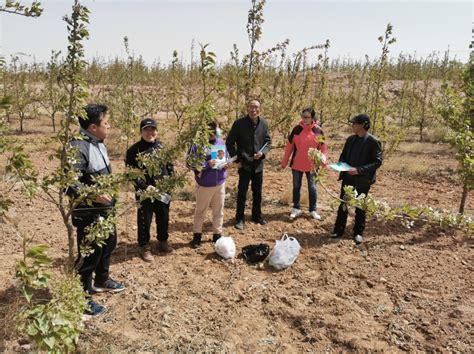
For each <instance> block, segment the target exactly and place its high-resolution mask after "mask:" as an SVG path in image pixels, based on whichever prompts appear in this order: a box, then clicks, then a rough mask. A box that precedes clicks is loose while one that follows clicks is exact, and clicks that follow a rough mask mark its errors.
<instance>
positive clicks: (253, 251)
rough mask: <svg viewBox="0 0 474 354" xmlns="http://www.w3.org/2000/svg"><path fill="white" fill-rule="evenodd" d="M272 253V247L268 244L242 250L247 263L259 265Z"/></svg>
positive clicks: (250, 246) (251, 246) (249, 246)
mask: <svg viewBox="0 0 474 354" xmlns="http://www.w3.org/2000/svg"><path fill="white" fill-rule="evenodd" d="M269 253H270V246H268V245H267V244H266V243H260V244H258V245H248V246H245V247H243V248H242V256H243V257H244V259H245V260H246V261H247V262H250V263H258V262H262V261H264V260H265V258H267V256H268V254H269Z"/></svg>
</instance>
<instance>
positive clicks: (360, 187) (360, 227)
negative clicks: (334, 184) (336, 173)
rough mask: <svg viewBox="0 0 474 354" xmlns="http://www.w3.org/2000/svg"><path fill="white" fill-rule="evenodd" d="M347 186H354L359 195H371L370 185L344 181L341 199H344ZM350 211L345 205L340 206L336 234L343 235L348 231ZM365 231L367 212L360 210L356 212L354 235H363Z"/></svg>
mask: <svg viewBox="0 0 474 354" xmlns="http://www.w3.org/2000/svg"><path fill="white" fill-rule="evenodd" d="M345 186H354V188H355V189H356V190H357V195H360V194H362V193H364V194H365V195H368V194H369V190H370V184H369V183H363V184H360V183H354V182H352V181H351V180H348V181H347V180H343V182H342V185H341V196H340V198H341V199H344V195H345V193H344V187H345ZM348 213H349V211H348V210H347V207H346V205H345V204H344V203H341V204H340V205H339V209H338V210H337V218H336V224H335V225H334V233H336V234H338V235H342V234H343V233H344V230H345V229H346V223H347V214H348ZM364 229H365V211H364V210H362V209H359V208H356V210H355V222H354V229H353V235H354V236H355V235H361V236H362V235H363V233H364Z"/></svg>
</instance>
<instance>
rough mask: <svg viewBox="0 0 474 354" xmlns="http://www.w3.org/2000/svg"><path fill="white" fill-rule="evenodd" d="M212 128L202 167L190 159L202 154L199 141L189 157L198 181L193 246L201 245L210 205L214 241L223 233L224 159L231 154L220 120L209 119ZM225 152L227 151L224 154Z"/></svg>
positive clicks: (189, 162) (225, 175)
mask: <svg viewBox="0 0 474 354" xmlns="http://www.w3.org/2000/svg"><path fill="white" fill-rule="evenodd" d="M209 130H211V131H212V132H213V134H212V135H211V136H210V138H209V143H210V144H211V147H210V148H208V149H206V152H205V155H206V156H205V159H204V162H203V163H202V165H201V166H200V167H201V168H202V169H201V170H200V171H199V169H197V168H196V166H193V165H192V163H191V160H196V158H199V157H200V156H198V155H199V152H198V147H197V146H196V145H193V146H191V148H190V149H189V152H188V157H187V162H188V167H190V168H192V169H193V171H194V179H195V181H196V209H195V211H194V223H193V240H192V241H191V247H193V248H198V247H200V246H201V240H202V224H203V222H204V219H205V217H206V213H207V209H208V208H209V206H211V209H212V232H213V237H212V242H216V241H217V240H218V239H219V238H220V237H221V234H222V224H223V221H224V200H225V180H226V178H227V171H226V166H227V165H226V164H225V162H226V161H227V160H228V159H229V155H228V153H227V151H226V149H225V143H224V141H223V140H222V138H221V137H220V129H219V125H218V123H217V122H212V123H210V124H209ZM222 150H223V151H222ZM222 153H224V157H223V156H222ZM202 157H204V156H202ZM222 157H223V158H222Z"/></svg>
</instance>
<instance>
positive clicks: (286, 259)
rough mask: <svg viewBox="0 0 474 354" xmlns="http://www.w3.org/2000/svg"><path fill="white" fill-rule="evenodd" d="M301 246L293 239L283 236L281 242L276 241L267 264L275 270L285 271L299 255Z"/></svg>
mask: <svg viewBox="0 0 474 354" xmlns="http://www.w3.org/2000/svg"><path fill="white" fill-rule="evenodd" d="M300 250H301V246H300V244H299V243H298V241H297V240H296V239H295V238H294V237H288V235H287V234H284V235H283V237H282V238H281V240H276V244H275V247H274V248H273V251H272V253H271V254H270V258H269V260H268V264H270V265H271V266H272V267H274V268H276V269H285V268H288V267H289V266H291V265H292V264H293V262H294V261H295V260H296V258H297V257H298V255H299V254H300Z"/></svg>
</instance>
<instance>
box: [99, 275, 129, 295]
mask: <svg viewBox="0 0 474 354" xmlns="http://www.w3.org/2000/svg"><path fill="white" fill-rule="evenodd" d="M92 289H93V290H94V291H95V292H96V293H103V292H110V293H119V292H121V291H123V290H124V289H125V286H124V285H123V284H122V283H119V282H118V281H115V280H113V279H112V278H109V279H107V280H106V281H104V282H103V283H100V284H99V283H95V284H94V286H93V287H92Z"/></svg>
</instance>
